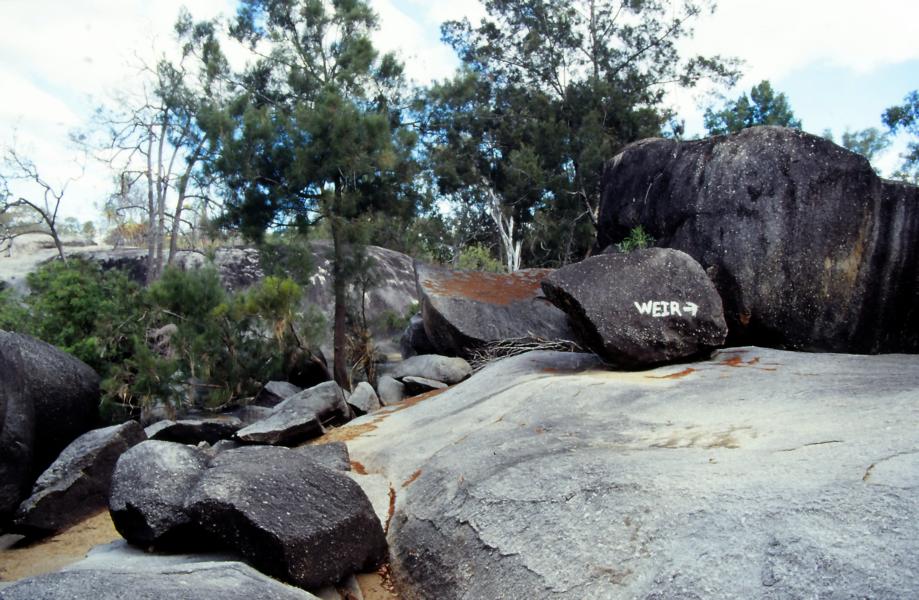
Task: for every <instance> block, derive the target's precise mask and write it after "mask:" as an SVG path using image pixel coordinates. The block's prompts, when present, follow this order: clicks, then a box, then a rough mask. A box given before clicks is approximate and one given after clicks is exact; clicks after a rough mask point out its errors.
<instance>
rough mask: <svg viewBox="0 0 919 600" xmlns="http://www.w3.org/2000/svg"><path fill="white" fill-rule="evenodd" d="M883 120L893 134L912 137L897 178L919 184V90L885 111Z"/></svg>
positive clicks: (896, 175)
mask: <svg viewBox="0 0 919 600" xmlns="http://www.w3.org/2000/svg"><path fill="white" fill-rule="evenodd" d="M882 118H883V120H884V124H885V125H887V127H888V128H890V131H891V132H892V133H896V134H899V133H905V134H907V135H909V136H910V139H909V141H908V142H907V149H906V152H905V153H904V154H903V155H902V158H903V164H902V166H901V167H900V170H899V171H898V172H897V173H896V174H895V177H896V178H898V179H902V180H904V181H911V182H913V183H917V184H919V90H914V91H912V92H910V93H909V94H907V96H906V97H905V98H904V99H903V104H900V105H897V106H891V107H890V108H888V109H887V110H886V111H884V114H883V115H882Z"/></svg>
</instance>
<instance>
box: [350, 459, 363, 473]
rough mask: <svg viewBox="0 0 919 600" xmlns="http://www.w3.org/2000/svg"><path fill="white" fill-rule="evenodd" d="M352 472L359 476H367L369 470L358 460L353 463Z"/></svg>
mask: <svg viewBox="0 0 919 600" xmlns="http://www.w3.org/2000/svg"><path fill="white" fill-rule="evenodd" d="M351 470H352V471H354V472H355V473H357V474H358V475H366V474H367V469H366V468H365V467H364V465H362V464H361V463H359V462H357V461H356V460H352V461H351Z"/></svg>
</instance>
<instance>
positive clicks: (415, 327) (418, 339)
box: [399, 313, 437, 358]
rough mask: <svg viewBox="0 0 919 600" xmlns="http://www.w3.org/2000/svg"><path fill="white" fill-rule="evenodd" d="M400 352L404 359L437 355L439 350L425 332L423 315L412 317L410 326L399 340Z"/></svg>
mask: <svg viewBox="0 0 919 600" xmlns="http://www.w3.org/2000/svg"><path fill="white" fill-rule="evenodd" d="M399 350H400V351H401V353H402V358H410V357H412V356H415V355H417V354H436V353H437V349H436V348H435V347H434V344H432V343H431V340H429V339H428V334H427V333H425V331H424V319H423V318H422V316H421V313H418V314H416V315H412V318H411V320H409V323H408V326H407V327H406V328H405V331H403V332H402V337H401V338H400V339H399Z"/></svg>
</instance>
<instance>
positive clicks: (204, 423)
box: [145, 415, 243, 446]
mask: <svg viewBox="0 0 919 600" xmlns="http://www.w3.org/2000/svg"><path fill="white" fill-rule="evenodd" d="M242 427H243V422H242V420H240V419H238V418H237V417H232V416H224V415H221V416H217V417H210V418H206V419H181V420H179V421H169V420H166V421H160V422H158V423H154V424H153V425H150V426H149V427H147V428H146V429H145V431H146V432H147V437H149V438H150V439H151V440H161V441H164V442H177V443H179V444H191V445H193V446H194V445H197V444H198V443H200V442H207V443H208V444H216V443H217V442H219V441H220V440H226V439H229V438H231V437H233V434H234V433H236V432H237V431H239V430H240V429H242Z"/></svg>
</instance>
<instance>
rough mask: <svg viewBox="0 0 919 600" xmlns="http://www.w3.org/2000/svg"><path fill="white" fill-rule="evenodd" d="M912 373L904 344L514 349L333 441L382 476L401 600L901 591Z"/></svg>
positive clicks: (915, 410)
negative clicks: (620, 365)
mask: <svg viewBox="0 0 919 600" xmlns="http://www.w3.org/2000/svg"><path fill="white" fill-rule="evenodd" d="M917 383H919V357H917V356H902V355H900V356H898V355H890V356H867V357H866V356H851V355H832V354H799V353H793V352H783V351H777V350H765V349H760V348H739V349H731V350H724V351H719V352H718V353H716V355H715V356H714V357H713V358H712V359H710V360H707V361H703V362H698V363H694V364H689V365H677V366H670V367H662V368H658V369H655V370H652V371H645V372H637V373H636V372H632V373H625V372H610V371H606V370H602V369H600V368H599V365H598V363H597V361H596V359H595V358H592V357H590V356H587V355H580V354H557V353H546V352H540V353H530V354H526V355H523V356H520V357H515V358H511V359H506V360H503V361H500V362H498V363H495V364H492V365H490V366H489V367H486V368H485V369H483V370H482V371H480V372H479V373H477V374H476V375H474V376H473V377H472V378H470V379H469V380H467V381H465V382H463V383H461V384H460V385H458V386H455V387H453V388H451V389H449V390H447V391H445V392H443V393H441V394H439V395H437V396H435V397H431V398H429V399H427V400H425V401H422V402H419V403H417V404H415V405H413V406H408V407H405V408H403V409H401V410H398V411H392V412H390V413H389V414H386V413H385V412H384V413H378V414H377V415H374V416H372V417H363V418H361V419H358V420H356V421H355V422H354V423H353V426H354V427H358V428H360V429H359V430H358V431H362V433H361V434H359V435H357V436H356V437H354V438H353V439H351V440H350V441H349V442H348V445H349V449H350V451H351V457H352V460H354V461H357V462H360V463H361V464H362V465H363V466H364V467H365V469H366V470H367V471H368V472H373V473H380V474H381V475H383V476H385V477H387V478H388V479H389V481H390V482H391V483H390V486H391V489H392V493H393V494H394V495H395V496H396V501H395V515H394V517H393V519H392V521H391V524H390V528H389V539H390V541H391V543H392V546H391V556H392V567H393V573H394V576H395V578H396V580H397V583H398V584H399V587H400V591H401V593H402V597H403V598H405V599H407V600H414V599H418V598H441V599H448V600H449V599H454V598H565V599H567V598H570V599H578V600H580V599H583V598H655V599H663V598H678V599H690V598H706V599H708V598H714V599H729V598H804V597H821V598H822V597H846V598H849V597H851V598H864V597H870V598H913V597H919V579H917V578H916V573H917V572H919V495H917V493H916V487H915V485H916V481H917V475H916V469H917V468H919V465H917V463H919V461H917V460H916V456H917V449H919V429H917V427H916V423H917V422H919V402H917V392H916V388H917ZM384 414H385V415H386V416H385V418H381V415H384ZM371 424H372V425H373V427H371ZM349 426H351V425H349Z"/></svg>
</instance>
